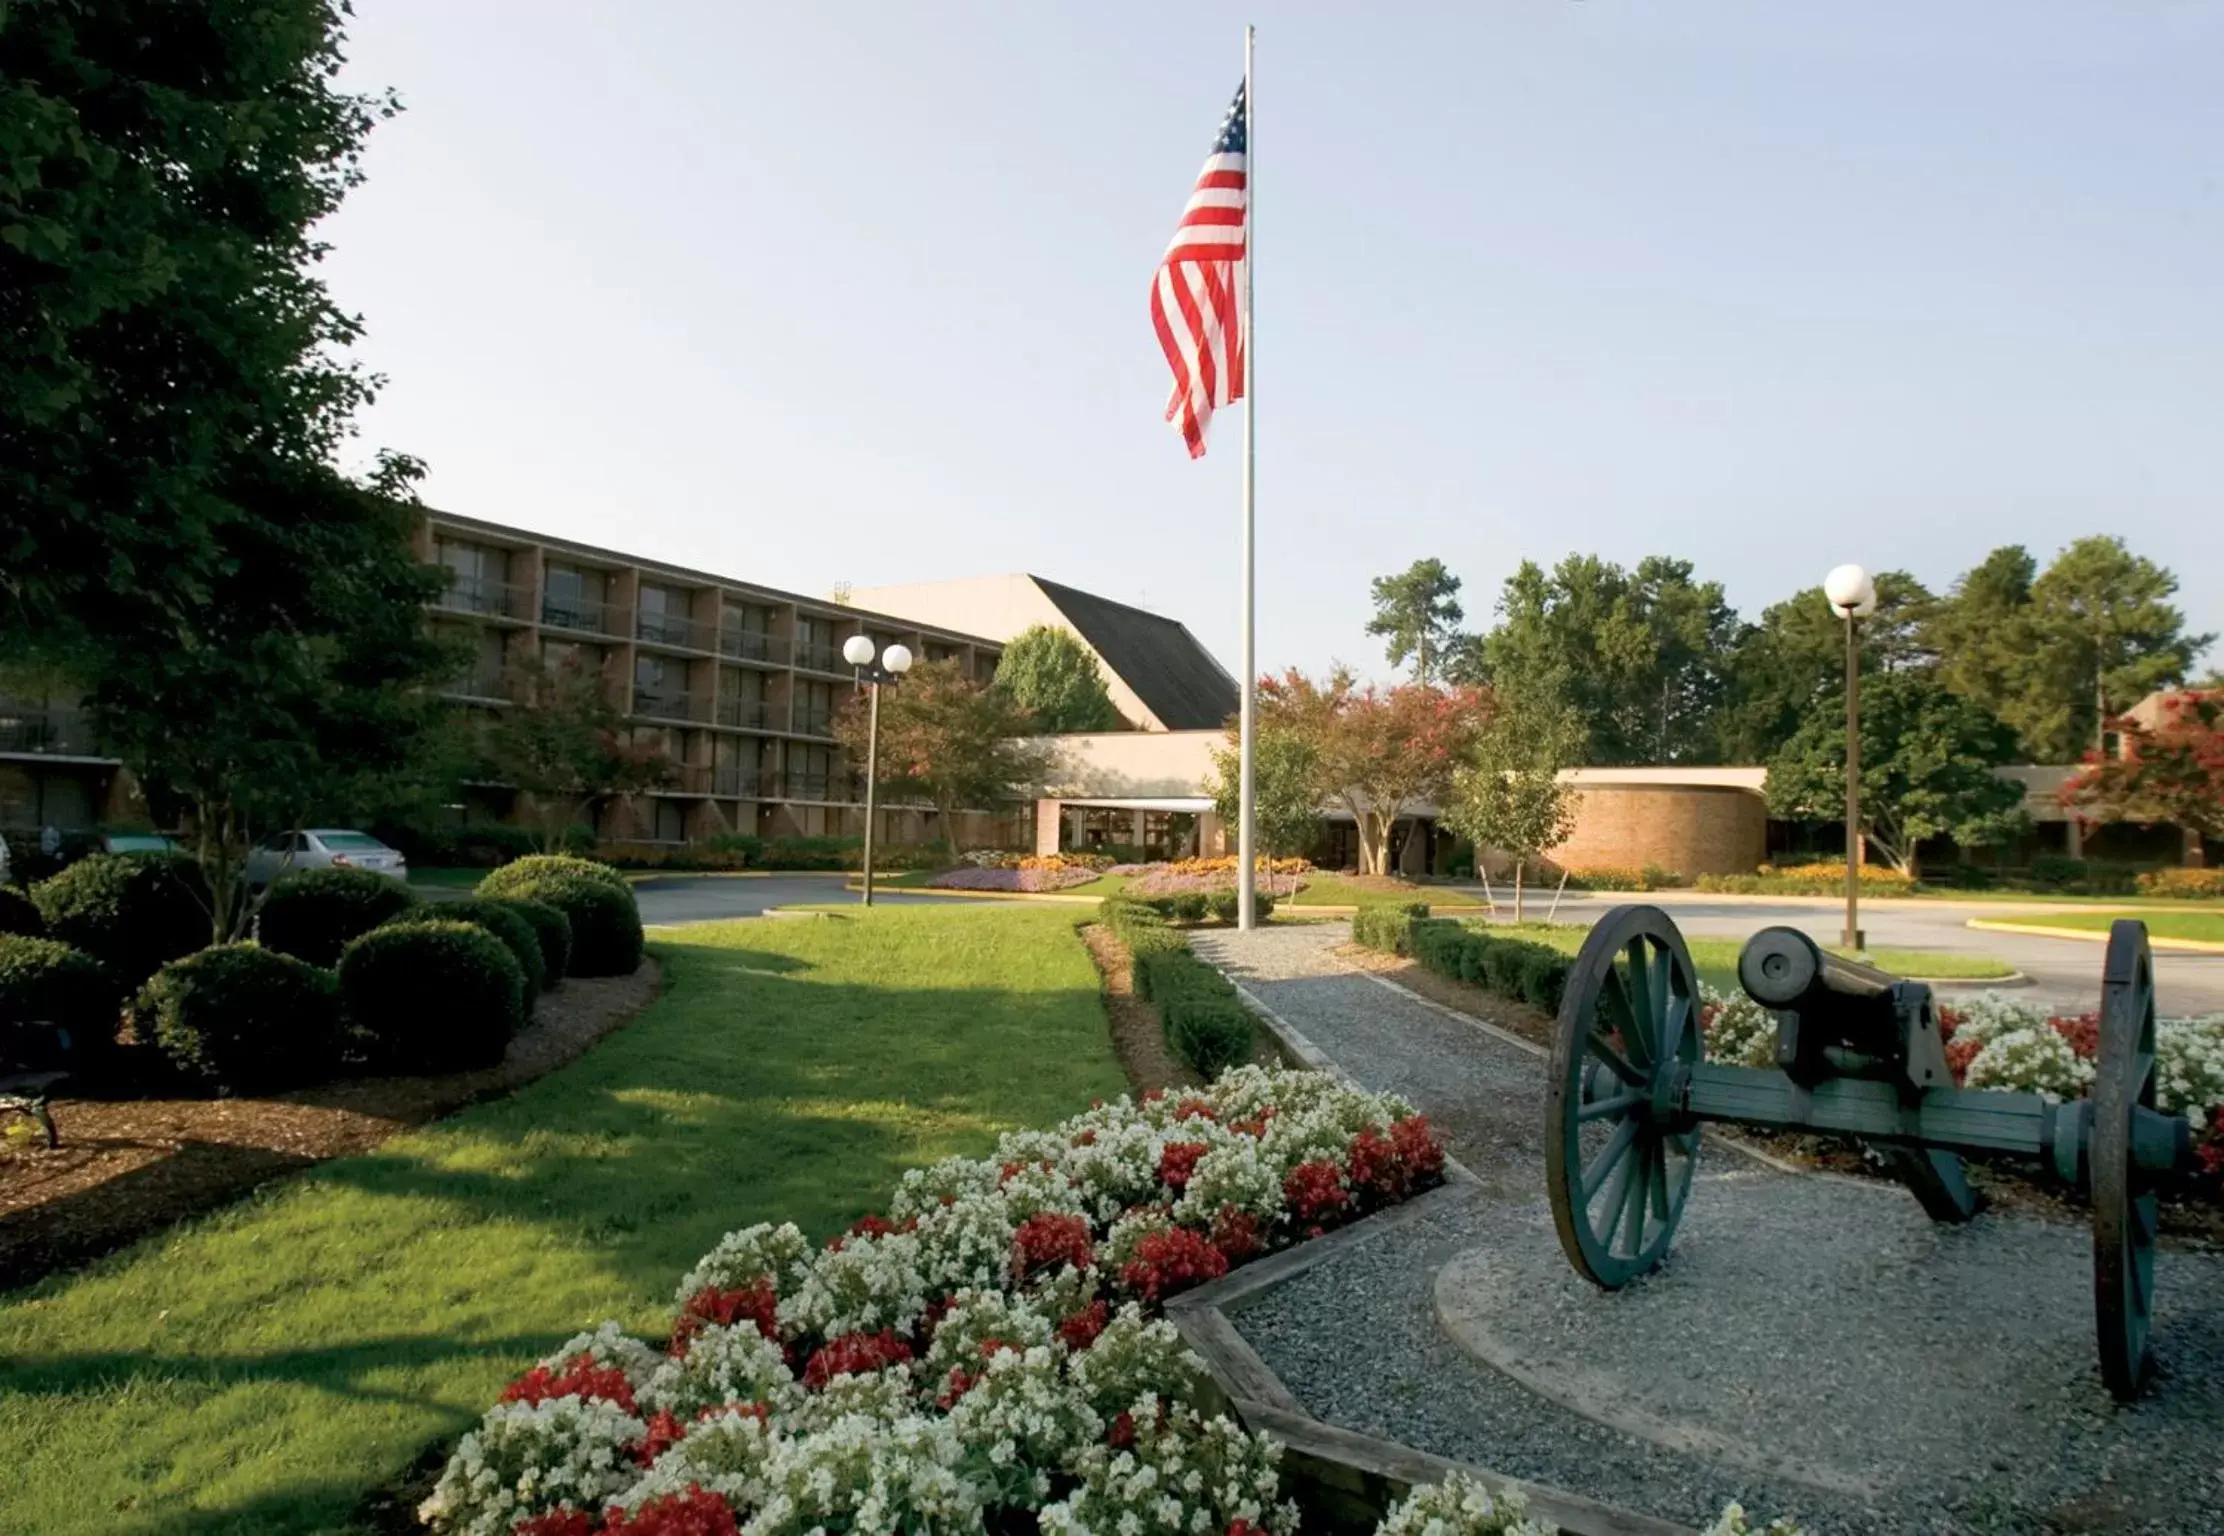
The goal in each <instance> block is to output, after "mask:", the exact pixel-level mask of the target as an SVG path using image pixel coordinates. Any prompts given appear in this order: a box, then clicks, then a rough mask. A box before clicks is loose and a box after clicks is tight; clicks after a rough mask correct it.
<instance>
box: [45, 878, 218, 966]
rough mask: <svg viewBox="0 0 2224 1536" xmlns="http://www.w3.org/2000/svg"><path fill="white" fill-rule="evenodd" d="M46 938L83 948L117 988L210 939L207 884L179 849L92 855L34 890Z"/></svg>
mask: <svg viewBox="0 0 2224 1536" xmlns="http://www.w3.org/2000/svg"><path fill="white" fill-rule="evenodd" d="M31 900H32V901H33V902H35V903H37V905H38V909H39V916H40V917H42V918H44V919H45V921H46V931H47V934H48V936H49V937H52V938H55V939H59V940H61V942H63V943H64V944H67V945H70V946H71V947H72V948H75V949H81V950H83V951H84V952H85V953H86V954H88V955H91V956H92V957H93V958H94V959H95V960H98V961H99V962H100V963H101V964H102V965H104V966H106V967H107V968H108V971H109V973H110V975H111V976H113V977H114V978H115V981H116V982H117V984H118V985H119V986H121V987H127V988H128V987H136V986H138V985H139V983H141V982H142V981H145V980H146V979H147V978H148V977H149V976H152V975H153V974H154V973H155V972H156V971H159V970H161V969H162V967H163V965H164V963H165V962H167V961H171V960H175V959H178V958H179V957H180V956H182V955H190V954H192V953H193V952H194V951H195V950H197V949H200V948H202V947H203V946H204V945H206V944H207V943H208V941H209V928H210V921H209V905H208V886H207V883H206V882H205V881H203V880H202V878H201V868H200V866H199V865H198V864H196V863H194V861H193V860H191V859H189V858H187V857H186V856H185V855H184V854H182V853H96V854H94V855H93V856H92V857H91V858H89V859H83V860H80V861H79V862H77V863H75V864H72V865H71V866H70V867H69V868H67V869H65V870H63V871H62V872H61V873H60V874H58V875H56V876H54V877H53V878H52V879H50V880H42V881H40V882H39V883H38V884H37V885H35V886H33V887H32V888H31Z"/></svg>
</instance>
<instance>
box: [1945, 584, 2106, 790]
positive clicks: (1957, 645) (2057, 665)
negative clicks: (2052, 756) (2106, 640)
mask: <svg viewBox="0 0 2224 1536" xmlns="http://www.w3.org/2000/svg"><path fill="white" fill-rule="evenodd" d="M2038 571H2039V567H2038V562H2037V561H2036V560H2034V559H2032V558H2031V554H2030V551H2028V550H2026V549H2025V548H2024V547H2023V546H2022V545H2020V544H2007V545H2003V546H2002V547H2000V548H1999V549H1996V550H1994V551H1993V552H1992V553H1991V554H1989V555H1987V556H1985V558H1984V559H1983V560H1982V561H1980V562H1978V563H1977V564H1976V565H1974V566H1972V567H1971V568H1970V569H1969V570H1967V571H1965V572H1963V573H1962V576H1961V579H1960V580H1958V581H1956V582H1955V583H1954V586H1953V590H1952V591H1950V592H1949V593H1947V595H1946V596H1944V597H1942V598H1940V599H1938V600H1937V601H1936V602H1934V603H1933V604H1932V605H1931V606H1930V608H1929V610H1928V611H1927V612H1926V613H1925V614H1924V615H1923V618H1922V621H1921V622H1922V633H1923V643H1924V648H1925V649H1926V650H1928V651H1930V652H1931V653H1932V654H1934V655H1936V656H1937V657H1938V680H1939V681H1940V682H1942V683H1944V684H1945V685H1946V686H1947V687H1948V688H1950V689H1952V690H1953V691H1954V692H1955V693H1958V694H1960V695H1961V696H1962V697H1963V698H1965V699H1974V700H1976V701H1977V702H1978V703H1980V704H1983V705H1985V706H1986V707H1987V708H1989V709H1990V710H1991V711H1992V712H1993V713H1994V714H1996V715H1998V716H1999V717H2000V719H2001V721H2002V722H2003V723H2005V724H2006V725H2007V726H2008V727H2009V728H2010V729H2011V730H2013V731H2015V733H2016V735H2017V738H2018V740H2019V741H2020V742H2021V743H2022V744H2023V745H2022V751H2023V755H2025V756H2027V757H2031V758H2033V759H2034V760H2036V759H2037V758H2038V757H2039V756H2040V755H2041V753H2042V752H2043V748H2042V747H2038V746H2034V745H2033V743H2034V742H2035V741H2043V740H2044V739H2045V731H2046V722H2045V719H2044V716H2045V715H2046V714H2047V713H2049V712H2050V711H2051V710H2052V709H2053V707H2054V706H2052V705H2051V704H2050V703H2049V701H2050V700H2051V699H2057V698H2061V697H2064V696H2067V695H2073V694H2074V693H2075V691H2076V685H2075V683H2074V681H2073V680H2071V679H2069V678H2067V677H2066V675H2065V672H2064V666H2063V663H2064V661H2065V660H2066V658H2065V657H2063V656H2062V655H2061V653H2060V652H2058V651H2057V650H2055V649H2053V648H2051V647H2049V646H2048V645H2047V644H2046V640H2045V636H2044V634H2043V631H2042V626H2041V625H2040V622H2039V616H2038V612H2037V609H2036V607H2035V606H2034V605H2033V603H2032V600H2031V585H2032V582H2033V581H2034V580H2035V579H2036V578H2037V576H2038ZM2050 673H2051V674H2052V676H2051V677H2049V676H2048V674H2050Z"/></svg>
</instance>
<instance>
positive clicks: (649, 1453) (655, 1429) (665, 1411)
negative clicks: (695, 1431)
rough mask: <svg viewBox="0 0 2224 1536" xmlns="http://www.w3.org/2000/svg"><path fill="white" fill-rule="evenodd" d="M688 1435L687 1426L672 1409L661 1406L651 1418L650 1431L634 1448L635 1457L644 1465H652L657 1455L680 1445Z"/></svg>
mask: <svg viewBox="0 0 2224 1536" xmlns="http://www.w3.org/2000/svg"><path fill="white" fill-rule="evenodd" d="M686 1435H687V1426H686V1425H685V1424H682V1423H681V1422H680V1421H679V1419H678V1418H677V1417H676V1416H675V1415H674V1414H673V1412H672V1410H671V1409H669V1408H659V1409H657V1411H656V1413H655V1415H654V1416H653V1417H652V1418H650V1420H649V1432H648V1433H647V1434H646V1435H644V1436H642V1438H641V1443H640V1444H639V1445H637V1446H635V1447H634V1448H633V1459H634V1460H635V1461H638V1462H639V1463H641V1465H642V1466H644V1467H646V1466H651V1465H653V1464H654V1463H655V1461H656V1459H657V1457H659V1456H661V1455H663V1454H664V1453H665V1452H666V1451H668V1450H670V1449H671V1448H672V1447H673V1446H675V1445H678V1444H679V1443H680V1441H681V1440H682V1439H684V1438H685V1437H686Z"/></svg>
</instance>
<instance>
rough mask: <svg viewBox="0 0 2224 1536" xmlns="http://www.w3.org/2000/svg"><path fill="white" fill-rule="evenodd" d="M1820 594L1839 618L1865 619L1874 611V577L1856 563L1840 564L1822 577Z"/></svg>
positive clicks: (1875, 603)
mask: <svg viewBox="0 0 2224 1536" xmlns="http://www.w3.org/2000/svg"><path fill="white" fill-rule="evenodd" d="M1822 595H1823V596H1824V597H1826V598H1828V599H1830V606H1831V608H1832V609H1833V610H1834V611H1835V612H1836V613H1837V614H1838V616H1839V617H1840V618H1846V619H1865V618H1867V617H1868V616H1869V615H1870V614H1872V613H1874V612H1876V606H1877V587H1876V578H1875V577H1873V576H1871V575H1870V574H1869V573H1868V572H1867V571H1865V570H1863V569H1862V568H1861V567H1860V566H1858V565H1841V566H1839V567H1837V568H1836V569H1835V570H1833V571H1831V573H1830V574H1829V575H1828V576H1825V577H1824V578H1823V579H1822Z"/></svg>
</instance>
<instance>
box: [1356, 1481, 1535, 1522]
mask: <svg viewBox="0 0 2224 1536" xmlns="http://www.w3.org/2000/svg"><path fill="white" fill-rule="evenodd" d="M1528 1516H1529V1501H1528V1500H1527V1499H1525V1498H1523V1497H1522V1495H1521V1493H1520V1490H1518V1489H1514V1488H1503V1489H1499V1490H1497V1491H1495V1492H1494V1491H1493V1490H1492V1489H1490V1488H1489V1487H1488V1486H1487V1485H1485V1484H1484V1483H1482V1482H1479V1481H1477V1480H1476V1479H1475V1478H1472V1477H1470V1476H1468V1475H1467V1474H1466V1473H1464V1472H1454V1473H1453V1474H1452V1475H1451V1476H1449V1477H1447V1478H1445V1479H1444V1481H1443V1482H1441V1483H1427V1484H1424V1485H1423V1486H1421V1487H1419V1488H1416V1489H1414V1490H1413V1491H1412V1492H1411V1493H1409V1494H1407V1495H1406V1496H1405V1497H1404V1498H1403V1499H1400V1500H1399V1501H1398V1502H1397V1503H1396V1504H1394V1505H1392V1506H1391V1508H1390V1513H1389V1515H1388V1516H1387V1517H1386V1518H1385V1519H1384V1520H1383V1522H1382V1524H1380V1525H1378V1526H1376V1527H1375V1536H1552V1533H1553V1532H1554V1531H1555V1530H1556V1529H1558V1527H1556V1526H1553V1525H1551V1524H1549V1523H1546V1522H1544V1521H1539V1520H1531V1519H1530V1518H1529V1517H1528Z"/></svg>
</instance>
